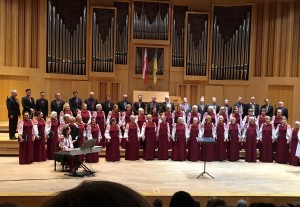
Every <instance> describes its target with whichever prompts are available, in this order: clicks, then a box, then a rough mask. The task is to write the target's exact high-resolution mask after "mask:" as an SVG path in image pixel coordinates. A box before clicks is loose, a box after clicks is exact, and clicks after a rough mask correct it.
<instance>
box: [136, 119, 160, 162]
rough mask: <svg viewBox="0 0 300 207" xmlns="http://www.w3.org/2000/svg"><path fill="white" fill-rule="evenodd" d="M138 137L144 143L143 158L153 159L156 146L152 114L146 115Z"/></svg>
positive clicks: (154, 124)
mask: <svg viewBox="0 0 300 207" xmlns="http://www.w3.org/2000/svg"><path fill="white" fill-rule="evenodd" d="M140 137H141V138H142V139H143V141H144V143H145V145H144V150H143V158H144V160H154V158H155V148H156V123H155V122H153V121H152V115H151V114H148V115H147V122H145V123H144V124H143V126H142V131H141V135H140Z"/></svg>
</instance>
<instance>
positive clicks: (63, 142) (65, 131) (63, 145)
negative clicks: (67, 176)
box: [59, 125, 74, 171]
mask: <svg viewBox="0 0 300 207" xmlns="http://www.w3.org/2000/svg"><path fill="white" fill-rule="evenodd" d="M62 136H63V139H60V142H59V147H60V149H61V150H72V149H73V148H74V146H73V142H72V137H71V129H70V126H69V125H65V126H63V128H62ZM63 160H64V161H65V162H67V163H68V164H69V167H70V171H72V169H73V168H74V157H73V156H67V155H66V156H65V157H64V159H63Z"/></svg>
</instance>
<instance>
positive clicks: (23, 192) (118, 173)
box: [0, 157, 300, 207]
mask: <svg viewBox="0 0 300 207" xmlns="http://www.w3.org/2000/svg"><path fill="white" fill-rule="evenodd" d="M0 160H1V166H2V169H1V171H2V172H1V176H0V183H1V184H0V202H1V201H18V200H21V203H22V204H23V205H22V206H24V207H26V206H32V207H33V206H39V205H40V203H41V202H42V201H43V200H44V199H46V197H47V196H50V195H52V194H54V193H55V192H58V191H62V190H66V189H69V188H72V187H75V186H77V185H78V184H79V183H81V182H82V181H83V180H108V181H114V182H118V183H122V184H124V185H126V186H129V187H131V188H133V189H134V190H136V191H138V192H140V193H141V194H143V195H145V196H146V197H147V198H148V199H149V200H150V201H152V200H153V199H154V198H157V197H159V198H162V199H163V200H164V202H165V206H168V202H169V199H170V196H171V195H172V194H173V193H174V192H176V191H179V190H184V191H187V192H189V193H191V194H192V195H193V196H195V197H196V198H197V199H198V200H200V201H201V205H205V201H206V200H207V198H208V197H209V196H218V197H221V198H223V199H225V200H226V201H227V202H228V203H229V204H231V205H233V204H234V203H235V202H236V201H237V199H239V198H244V199H246V200H247V201H248V202H253V201H266V202H270V201H272V202H275V203H277V204H283V203H286V202H296V201H300V191H299V186H300V167H293V166H289V165H282V164H277V163H260V162H257V163H245V162H244V161H243V160H240V161H238V162H211V163H208V164H207V171H208V172H209V173H210V174H211V175H212V176H214V177H215V179H211V178H209V177H208V176H205V177H200V178H199V179H197V176H198V175H199V174H200V173H201V172H202V171H203V162H188V161H184V162H174V161H171V160H168V161H158V160H154V161H144V160H142V159H140V160H139V161H125V160H124V158H122V159H121V161H120V162H106V161H105V160H104V158H103V157H101V158H100V162H99V163H97V164H87V166H88V167H90V168H91V169H93V170H95V171H96V176H95V177H85V178H74V177H69V176H66V175H64V172H61V171H60V170H61V166H60V165H59V166H58V168H57V169H58V171H56V172H55V171H54V162H53V161H50V160H49V161H47V162H42V163H33V164H31V165H23V166H21V165H19V164H18V157H1V158H0ZM297 197H298V198H297ZM21 203H20V204H21Z"/></svg>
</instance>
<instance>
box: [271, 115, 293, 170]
mask: <svg viewBox="0 0 300 207" xmlns="http://www.w3.org/2000/svg"><path fill="white" fill-rule="evenodd" d="M275 137H276V138H277V142H278V143H277V147H276V156H275V159H276V162H278V163H281V164H286V163H287V162H288V161H289V142H290V140H291V137H292V129H291V126H290V125H289V124H288V123H287V119H286V117H284V116H283V117H282V120H281V124H279V125H278V126H277V128H276V131H275Z"/></svg>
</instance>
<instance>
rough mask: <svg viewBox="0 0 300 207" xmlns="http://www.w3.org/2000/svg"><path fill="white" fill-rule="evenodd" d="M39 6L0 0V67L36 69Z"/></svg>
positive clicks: (21, 0)
mask: <svg viewBox="0 0 300 207" xmlns="http://www.w3.org/2000/svg"><path fill="white" fill-rule="evenodd" d="M38 3H39V1H38V0H1V1H0V66H13V67H27V68H37V58H38V57H37V51H38V19H39V17H38V11H39V8H38V5H39V4H38Z"/></svg>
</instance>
